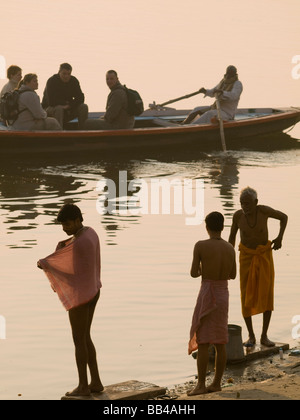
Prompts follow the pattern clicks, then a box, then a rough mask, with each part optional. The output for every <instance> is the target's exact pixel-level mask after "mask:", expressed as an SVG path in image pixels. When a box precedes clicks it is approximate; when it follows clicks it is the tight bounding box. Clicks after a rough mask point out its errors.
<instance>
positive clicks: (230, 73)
mask: <svg viewBox="0 0 300 420" xmlns="http://www.w3.org/2000/svg"><path fill="white" fill-rule="evenodd" d="M236 75H237V69H236V67H235V66H228V67H227V69H226V73H225V77H227V78H229V77H233V76H236Z"/></svg>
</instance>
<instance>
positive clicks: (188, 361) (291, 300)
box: [0, 131, 300, 399]
mask: <svg viewBox="0 0 300 420" xmlns="http://www.w3.org/2000/svg"><path fill="white" fill-rule="evenodd" d="M298 133H299V131H298ZM298 133H297V132H296V135H297V138H300V135H299V134H298ZM294 137H295V135H294ZM285 141H286V138H285V137H283V138H282V139H280V142H281V143H282V142H283V144H285ZM286 144H289V142H287V143H286ZM298 146H299V145H298ZM299 164H300V155H299V148H298V147H297V143H296V142H293V143H292V145H291V147H286V148H285V147H283V148H278V147H274V148H273V149H268V150H254V151H253V150H240V151H230V152H229V153H228V155H227V156H226V157H224V156H223V155H222V153H220V152H211V153H203V152H201V151H197V150H191V151H186V150H176V151H169V152H165V153H158V152H154V151H145V152H144V153H143V154H139V155H136V156H133V155H131V156H127V155H122V154H120V155H116V154H114V156H104V157H95V156H93V155H92V156H80V157H79V156H73V157H71V156H59V157H55V156H54V157H52V156H49V157H48V158H47V159H40V158H31V159H30V158H27V157H26V156H24V158H22V159H13V158H9V159H3V158H2V159H1V169H0V206H1V207H0V223H1V225H0V226H1V239H0V251H1V278H0V281H1V294H0V315H1V318H0V319H1V320H2V324H3V320H5V324H6V338H5V339H3V338H2V339H0V399H18V398H20V399H21V398H24V399H52V398H53V399H58V398H60V397H61V395H63V394H64V393H65V392H66V391H68V390H70V389H73V387H75V386H76V385H77V373H76V367H75V359H74V349H73V342H72V337H71V331H70V327H69V321H68V316H67V312H66V311H65V310H64V308H63V307H62V305H61V303H60V302H59V300H58V298H57V296H56V294H55V293H53V292H52V289H51V288H50V286H49V282H48V280H47V279H46V277H45V275H44V273H43V272H42V271H41V270H38V269H37V268H36V262H37V260H38V259H39V258H41V257H45V256H46V255H49V254H50V253H51V252H52V251H53V250H54V248H55V246H56V244H57V242H58V241H59V240H61V239H64V238H65V237H66V236H65V234H64V232H63V231H62V229H61V226H59V225H57V224H55V222H54V220H55V216H56V214H57V211H58V209H59V208H60V207H61V205H62V204H63V203H64V202H66V201H72V202H74V203H77V204H78V205H79V207H80V208H81V209H82V212H83V214H84V224H85V225H88V226H92V227H93V228H94V229H95V230H96V231H97V232H98V234H99V237H100V240H101V254H102V255H101V257H102V283H103V288H102V291H101V298H100V301H99V304H98V307H97V310H96V313H95V318H94V324H93V337H94V342H95V344H96V347H97V351H98V358H99V365H100V369H101V376H102V380H103V383H104V384H105V385H110V384H113V383H116V382H122V381H126V380H129V379H136V380H141V381H147V382H152V383H156V384H158V385H172V384H176V383H181V382H184V381H186V380H188V379H189V378H191V377H193V375H194V374H195V373H196V364H195V360H194V359H193V358H192V357H189V356H188V355H187V342H188V338H189V328H190V323H191V317H192V313H193V309H194V304H195V301H196V297H197V293H198V290H199V285H200V280H199V279H192V278H191V277H190V276H189V270H190V264H191V259H192V251H193V247H194V244H195V242H196V241H197V240H199V239H205V238H206V237H207V236H206V232H205V227H204V224H203V223H200V224H199V223H198V225H191V224H188V223H187V214H185V212H184V211H182V212H181V213H180V212H178V213H179V214H174V213H176V212H174V211H171V212H170V213H171V214H162V211H158V214H153V213H154V211H152V212H151V211H148V212H146V211H144V212H142V211H135V212H134V211H129V212H127V214H125V213H124V212H122V211H120V209H122V206H123V208H124V203H125V204H126V202H127V200H128V198H129V197H127V195H126V194H125V196H124V185H123V186H122V188H121V183H120V182H119V176H120V171H125V172H123V174H126V177H127V184H125V191H126V186H128V184H129V182H130V181H131V180H133V179H140V180H143V182H144V187H142V189H143V188H146V187H147V186H150V185H152V184H153V183H155V182H156V181H158V180H162V179H164V180H167V181H169V182H171V181H174V182H175V181H176V182H178V183H179V184H180V183H182V184H181V185H183V183H184V180H193V182H194V184H193V185H192V188H194V190H192V191H193V192H194V193H196V190H195V188H196V187H195V185H196V184H195V181H196V180H201V181H202V182H199V185H198V184H197V185H198V186H200V187H199V188H200V189H201V191H200V192H201V194H202V195H201V194H200V195H199V197H202V198H201V202H198V203H197V204H199V205H200V207H201V209H202V210H203V211H204V214H207V213H209V212H210V211H213V210H217V211H221V212H222V213H223V214H224V216H225V219H226V226H225V229H224V234H223V237H224V238H225V239H228V235H229V229H230V225H231V218H232V215H233V212H234V211H236V210H237V209H238V208H239V192H240V190H241V189H242V188H244V187H245V186H247V185H249V186H252V187H253V188H255V189H256V190H257V191H258V197H259V202H260V203H261V204H267V205H269V206H271V207H273V208H275V209H278V210H281V211H283V212H285V213H287V214H288V216H289V223H288V227H287V230H286V234H285V236H284V240H283V247H282V249H281V250H279V251H277V252H276V253H275V257H274V259H275V268H276V287H275V311H274V314H273V318H272V321H271V326H270V338H271V339H273V340H276V341H280V342H286V343H289V344H290V345H291V346H293V345H296V344H297V340H295V339H293V338H292V328H293V326H294V325H293V324H292V318H293V317H294V316H295V315H297V314H300V307H299V306H300V305H299V301H300V286H299V271H300V270H299V269H300V264H299V250H300V245H299V237H300V218H299V208H300V196H299V167H300V166H299ZM105 179H109V180H112V181H114V183H115V185H116V192H117V195H118V194H119V191H120V190H121V197H119V198H117V199H116V200H115V201H114V203H117V204H118V207H116V208H117V210H118V209H119V211H116V212H115V214H104V215H103V214H102V215H101V214H99V211H97V207H96V205H97V202H98V203H99V201H98V200H99V197H101V196H102V197H103V192H101V191H100V188H99V184H98V183H99V181H103V180H105ZM97 186H98V188H97ZM101 194H102V195H101ZM128 195H129V193H128ZM195 197H196V195H195V196H194V198H195ZM173 204H174V203H173ZM98 210H99V207H98ZM171 210H172V200H171ZM147 213H148V214H147ZM278 229H279V224H278V223H277V221H272V220H271V221H270V222H269V232H270V239H274V238H275V237H276V236H277V232H278ZM261 321H262V319H261V316H257V317H256V318H255V322H254V324H255V330H256V334H257V336H259V335H260V329H261ZM229 322H230V323H234V324H238V325H241V326H242V327H243V338H246V331H245V327H244V323H243V319H242V316H241V310H240V301H239V278H238V277H237V279H236V280H234V281H232V282H230V314H229ZM2 333H3V332H2ZM19 394H21V395H19Z"/></svg>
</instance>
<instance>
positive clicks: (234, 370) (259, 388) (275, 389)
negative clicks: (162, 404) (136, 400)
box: [157, 344, 300, 401]
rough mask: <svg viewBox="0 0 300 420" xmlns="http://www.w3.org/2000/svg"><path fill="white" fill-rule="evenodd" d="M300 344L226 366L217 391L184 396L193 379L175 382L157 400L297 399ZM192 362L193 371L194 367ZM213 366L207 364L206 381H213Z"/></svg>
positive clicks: (189, 388) (299, 380) (299, 385)
mask: <svg viewBox="0 0 300 420" xmlns="http://www.w3.org/2000/svg"><path fill="white" fill-rule="evenodd" d="M295 351H299V352H300V344H298V345H297V346H296V347H293V348H291V349H289V350H287V351H285V352H284V355H283V359H280V355H279V354H274V355H270V356H268V357H265V358H263V359H257V360H255V361H247V362H243V363H240V364H238V365H229V366H227V367H226V369H225V372H224V376H223V380H222V390H221V391H219V392H214V393H209V394H203V395H193V396H187V394H186V393H187V391H189V390H191V389H193V388H194V386H195V385H196V376H195V380H192V381H188V382H185V383H183V384H178V385H174V387H170V388H168V389H167V392H166V395H165V396H162V397H158V398H157V399H158V400H186V401H194V400H299V399H300V355H293V354H292V353H293V352H295ZM196 369H197V368H196V365H195V370H196ZM213 376H214V372H213V365H212V364H211V363H210V364H209V371H208V374H207V384H210V383H211V382H212V380H213Z"/></svg>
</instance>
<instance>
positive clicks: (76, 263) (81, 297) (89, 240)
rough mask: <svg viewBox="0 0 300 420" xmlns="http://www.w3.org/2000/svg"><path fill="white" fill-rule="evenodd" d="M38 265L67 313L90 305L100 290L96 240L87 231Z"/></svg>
mask: <svg viewBox="0 0 300 420" xmlns="http://www.w3.org/2000/svg"><path fill="white" fill-rule="evenodd" d="M39 264H40V266H41V267H42V268H43V270H44V272H45V274H46V276H47V277H48V279H49V281H50V284H51V286H52V288H53V289H54V290H55V291H56V292H57V294H58V297H59V299H60V300H61V302H62V304H63V306H64V307H65V308H66V310H67V311H68V310H69V309H71V308H74V307H76V306H79V305H82V304H84V303H87V302H89V301H90V300H91V299H93V297H94V296H95V295H96V294H97V292H98V290H99V289H100V288H101V286H102V285H101V281H100V243H99V238H98V235H97V233H96V232H95V231H94V230H93V229H92V228H90V227H88V228H86V229H85V230H84V231H83V232H82V233H81V234H79V235H78V237H76V238H75V239H74V240H73V241H72V240H71V239H68V240H66V241H62V242H59V244H58V245H57V247H56V251H55V252H54V253H53V254H51V255H49V256H48V257H46V258H43V259H41V260H39Z"/></svg>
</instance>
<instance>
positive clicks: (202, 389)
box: [186, 385, 207, 397]
mask: <svg viewBox="0 0 300 420" xmlns="http://www.w3.org/2000/svg"><path fill="white" fill-rule="evenodd" d="M202 394H207V389H206V388H205V386H204V387H199V386H198V385H197V386H196V387H195V388H194V389H192V390H191V391H188V392H187V393H186V395H187V396H188V397H192V396H193V395H202Z"/></svg>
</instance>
